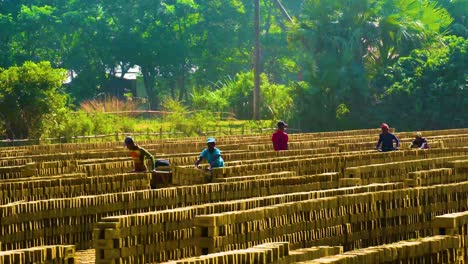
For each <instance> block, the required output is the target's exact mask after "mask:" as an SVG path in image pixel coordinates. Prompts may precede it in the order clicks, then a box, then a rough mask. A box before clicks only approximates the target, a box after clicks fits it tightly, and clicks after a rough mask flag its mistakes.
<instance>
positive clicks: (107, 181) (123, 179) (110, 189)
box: [0, 173, 151, 204]
mask: <svg viewBox="0 0 468 264" xmlns="http://www.w3.org/2000/svg"><path fill="white" fill-rule="evenodd" d="M150 180H151V173H128V174H115V175H104V176H86V174H84V173H74V174H65V175H59V176H47V177H34V178H30V179H24V178H20V179H15V180H3V181H1V182H0V204H8V203H12V202H18V201H37V200H44V199H53V198H67V197H74V196H80V195H97V194H106V193H116V192H126V191H135V190H146V189H148V183H149V181H150Z"/></svg>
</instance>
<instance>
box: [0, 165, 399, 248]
mask: <svg viewBox="0 0 468 264" xmlns="http://www.w3.org/2000/svg"><path fill="white" fill-rule="evenodd" d="M142 176H145V174H142ZM101 177H102V176H101ZM317 177H321V176H317ZM324 177H325V178H323V179H324V180H325V179H326V177H328V179H330V180H331V179H333V177H335V178H336V177H337V176H336V174H335V176H333V174H331V175H329V176H324ZM104 179H105V177H104ZM305 179H307V177H306V178H305ZM311 180H312V179H309V181H311ZM298 183H300V182H298ZM287 184H288V182H287V180H286V179H281V178H276V179H263V180H251V181H243V182H226V183H214V184H210V185H195V186H183V187H174V188H164V189H158V190H144V191H134V192H118V193H107V194H101V195H94V196H80V197H70V198H62V199H48V200H38V201H29V202H28V201H19V202H16V203H11V204H6V205H2V206H0V216H1V218H0V232H1V236H0V242H2V249H17V248H23V247H32V246H40V245H44V244H62V243H66V244H76V245H77V246H78V248H80V249H85V248H89V247H90V246H91V242H90V241H91V240H92V226H93V224H94V223H96V222H97V221H99V220H100V219H101V218H103V217H107V216H112V215H118V214H129V213H138V212H148V211H151V210H159V209H168V208H175V207H178V206H187V205H193V204H203V203H210V202H218V201H227V200H232V199H245V198H251V197H258V196H262V195H268V194H270V193H288V192H289V191H290V190H291V188H292V187H290V186H289V185H287ZM326 184H327V183H326V182H324V183H323V184H321V185H320V184H317V183H311V184H306V185H303V186H302V187H301V185H300V184H298V185H296V186H295V187H294V188H293V189H294V190H296V191H310V189H308V188H311V186H315V187H314V188H315V189H318V188H320V186H325V185H326ZM106 186H107V183H106ZM392 186H400V187H399V188H401V187H402V184H392ZM56 190H57V192H59V191H60V190H58V189H56ZM71 225H73V226H71Z"/></svg>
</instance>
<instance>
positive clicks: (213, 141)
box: [206, 137, 216, 143]
mask: <svg viewBox="0 0 468 264" xmlns="http://www.w3.org/2000/svg"><path fill="white" fill-rule="evenodd" d="M215 142H216V140H215V139H214V138H212V137H210V138H208V139H207V140H206V143H215Z"/></svg>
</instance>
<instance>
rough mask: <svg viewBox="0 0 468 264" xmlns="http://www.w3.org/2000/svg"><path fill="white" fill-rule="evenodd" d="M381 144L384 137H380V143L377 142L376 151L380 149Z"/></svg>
mask: <svg viewBox="0 0 468 264" xmlns="http://www.w3.org/2000/svg"><path fill="white" fill-rule="evenodd" d="M381 143H382V135H380V136H379V141H377V145H376V146H375V149H379V146H380V144H381Z"/></svg>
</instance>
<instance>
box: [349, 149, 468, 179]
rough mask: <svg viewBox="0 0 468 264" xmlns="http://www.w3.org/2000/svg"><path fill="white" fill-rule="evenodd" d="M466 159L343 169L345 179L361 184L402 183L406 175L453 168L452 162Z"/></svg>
mask: <svg viewBox="0 0 468 264" xmlns="http://www.w3.org/2000/svg"><path fill="white" fill-rule="evenodd" d="M466 158H468V156H465V155H463V156H453V157H441V158H426V159H419V160H409V161H398V162H389V163H382V164H372V165H366V166H358V167H347V168H346V169H345V178H359V179H361V181H362V184H369V183H378V182H403V181H405V180H406V179H407V178H408V176H407V174H408V173H410V172H415V171H421V170H429V169H436V168H443V167H450V166H453V164H452V163H451V162H452V161H457V160H464V159H466ZM463 176H464V175H460V176H458V175H456V176H453V177H451V178H450V179H446V180H447V181H452V182H457V181H464V180H466V178H465V177H463Z"/></svg>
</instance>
